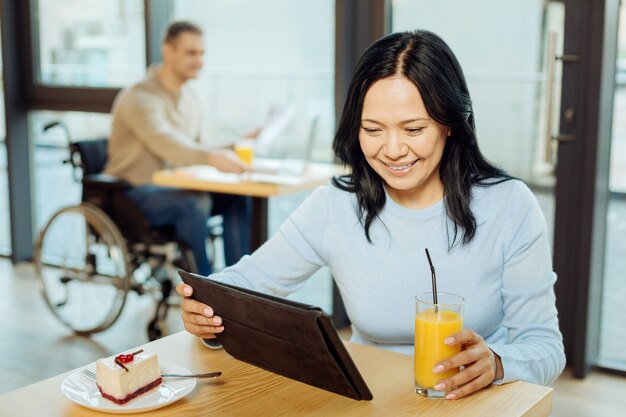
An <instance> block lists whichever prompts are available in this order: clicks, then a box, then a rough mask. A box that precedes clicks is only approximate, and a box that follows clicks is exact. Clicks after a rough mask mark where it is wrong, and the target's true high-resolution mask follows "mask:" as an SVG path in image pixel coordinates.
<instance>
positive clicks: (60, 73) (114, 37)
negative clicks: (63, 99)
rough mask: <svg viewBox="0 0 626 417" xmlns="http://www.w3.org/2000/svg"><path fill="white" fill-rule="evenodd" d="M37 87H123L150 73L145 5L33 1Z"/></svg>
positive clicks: (125, 0) (135, 0)
mask: <svg viewBox="0 0 626 417" xmlns="http://www.w3.org/2000/svg"><path fill="white" fill-rule="evenodd" d="M33 6H34V7H33V9H34V12H33V15H34V19H35V25H34V26H33V27H35V28H36V31H35V32H36V33H34V44H35V48H36V52H34V54H36V56H35V57H34V58H35V66H34V67H35V68H34V70H35V83H36V84H44V85H52V86H79V87H122V86H125V85H127V84H129V83H131V82H133V81H135V80H137V79H138V78H140V77H141V76H142V75H143V73H144V71H145V67H146V47H145V44H146V41H145V38H146V37H145V24H144V9H143V8H144V2H143V1H142V0H117V1H102V0H34V1H33Z"/></svg>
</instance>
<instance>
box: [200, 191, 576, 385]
mask: <svg viewBox="0 0 626 417" xmlns="http://www.w3.org/2000/svg"><path fill="white" fill-rule="evenodd" d="M471 208H472V211H473V213H474V216H475V217H476V220H477V224H478V227H477V230H476V235H475V237H474V239H473V240H472V241H471V243H470V244H469V245H464V246H461V245H457V246H455V247H453V248H452V249H451V250H448V246H449V245H448V237H447V233H448V232H447V230H451V229H450V227H448V228H446V222H448V226H450V225H451V222H450V220H449V219H447V218H446V216H445V207H444V204H443V200H442V201H440V202H439V203H437V204H435V205H434V206H432V207H428V208H426V209H423V210H411V209H407V208H405V207H402V206H400V205H398V204H397V203H395V202H394V201H393V200H392V199H391V198H390V197H389V196H387V199H386V204H385V207H384V209H383V210H382V212H381V213H380V215H379V219H376V220H374V221H373V223H372V225H371V228H370V236H371V239H372V242H373V244H370V243H369V242H367V240H366V238H365V234H364V231H363V226H362V225H361V224H360V223H359V220H358V218H357V204H356V198H355V195H354V194H352V193H349V192H346V191H342V190H339V189H338V188H336V187H334V186H333V185H332V184H328V185H326V186H323V187H320V188H318V189H317V190H315V191H314V192H313V193H312V194H311V195H310V196H309V197H308V199H307V200H306V201H304V202H303V203H302V205H301V206H300V207H299V208H298V209H297V210H296V211H295V212H294V213H293V214H292V215H291V216H290V218H289V219H288V220H287V221H286V222H285V223H284V224H283V225H282V226H281V228H280V231H279V232H278V233H277V234H276V235H275V236H273V237H272V238H271V239H270V240H268V241H267V242H266V243H265V244H264V245H263V246H262V247H261V248H259V249H258V250H257V251H256V252H255V253H254V254H252V255H250V256H246V257H244V258H242V259H241V260H240V261H239V262H238V263H237V264H236V265H234V266H232V267H230V268H227V269H225V270H223V271H222V272H221V273H218V274H215V275H213V276H212V277H211V278H214V279H217V280H221V281H226V282H230V283H232V284H235V285H239V286H243V287H248V288H252V289H255V290H257V291H261V292H265V293H270V294H277V295H283V296H284V295H287V294H289V293H291V292H293V291H295V290H297V289H298V288H300V287H301V285H302V284H303V282H304V280H306V279H307V277H309V276H310V275H311V274H312V273H313V272H315V271H316V270H317V269H319V268H320V267H322V266H324V265H327V266H328V267H329V268H330V272H331V274H332V276H333V277H334V279H335V282H336V283H337V286H338V287H339V290H340V291H341V295H342V297H343V300H344V303H345V306H346V311H347V313H348V316H349V318H350V320H351V322H352V331H353V336H352V340H353V341H355V342H358V343H363V344H367V345H373V346H377V347H380V348H384V349H391V350H395V351H399V352H402V353H406V354H412V353H413V334H414V315H415V296H416V295H417V294H419V293H423V292H427V291H430V290H431V274H430V268H429V266H428V261H427V258H426V256H425V253H424V248H428V251H429V252H430V255H431V258H432V261H433V264H434V266H435V269H436V271H437V282H438V290H439V291H443V292H451V293H455V294H459V295H461V296H463V297H464V298H465V310H464V327H465V328H470V329H473V330H474V331H476V332H477V333H478V334H480V335H481V336H482V337H483V338H484V339H485V340H486V341H487V343H488V344H489V346H490V347H491V349H492V350H493V351H494V352H496V353H497V354H498V355H499V356H500V358H501V359H502V365H503V368H504V378H503V379H502V380H501V381H498V383H503V382H509V381H514V380H518V379H519V380H524V381H528V382H533V383H538V384H543V385H548V384H551V383H552V382H553V381H554V379H555V378H556V377H557V376H558V375H559V374H560V373H561V371H562V370H563V367H564V364H565V357H564V353H563V344H562V337H561V333H560V331H559V327H558V320H557V311H556V308H555V296H554V291H553V285H554V282H555V280H556V276H555V274H554V273H553V272H552V266H551V254H550V248H549V244H548V239H547V235H546V223H545V220H544V217H543V214H542V212H541V210H540V208H539V206H538V204H537V201H536V199H535V197H534V196H533V195H532V193H531V192H530V190H529V189H528V188H527V187H526V186H525V185H524V184H523V183H522V182H520V181H517V180H510V181H506V182H503V183H500V184H496V185H491V186H488V187H474V188H473V198H472V203H471Z"/></svg>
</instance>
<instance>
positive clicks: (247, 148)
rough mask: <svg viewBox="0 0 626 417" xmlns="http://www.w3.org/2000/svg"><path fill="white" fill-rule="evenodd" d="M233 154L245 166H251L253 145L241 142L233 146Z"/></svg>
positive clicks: (248, 142)
mask: <svg viewBox="0 0 626 417" xmlns="http://www.w3.org/2000/svg"><path fill="white" fill-rule="evenodd" d="M235 153H236V154H237V156H238V157H239V159H241V160H242V161H243V162H244V163H245V164H247V165H252V161H253V160H254V144H253V143H251V142H250V141H242V142H239V143H237V144H235Z"/></svg>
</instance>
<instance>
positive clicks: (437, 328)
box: [414, 292, 465, 398]
mask: <svg viewBox="0 0 626 417" xmlns="http://www.w3.org/2000/svg"><path fill="white" fill-rule="evenodd" d="M464 302H465V300H464V299H463V297H461V296H459V295H455V294H449V293H444V292H438V293H437V303H436V304H435V303H434V301H433V293H432V292H427V293H423V294H420V295H418V296H417V297H415V347H414V349H415V356H414V361H415V392H417V393H418V394H420V395H423V396H424V397H428V398H443V397H444V396H445V395H446V393H447V392H449V391H451V390H452V387H449V388H448V389H447V391H436V390H435V385H436V384H437V382H439V381H441V380H442V379H445V378H450V377H452V376H454V375H455V374H456V373H457V372H459V370H458V369H450V370H448V371H446V372H444V373H441V374H436V373H434V372H433V368H434V366H435V364H436V363H437V362H439V361H441V360H444V359H448V358H450V357H451V356H454V355H456V354H457V353H459V352H460V351H461V346H460V345H459V346H448V345H446V344H445V343H443V341H444V340H445V339H446V338H447V337H448V336H451V335H453V334H454V333H456V332H459V331H461V329H462V328H463V304H464Z"/></svg>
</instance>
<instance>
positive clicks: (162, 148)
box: [104, 67, 211, 185]
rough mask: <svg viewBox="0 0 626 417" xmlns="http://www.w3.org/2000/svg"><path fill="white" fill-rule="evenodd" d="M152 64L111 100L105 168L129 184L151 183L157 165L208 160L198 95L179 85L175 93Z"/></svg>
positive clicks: (179, 164) (196, 162) (193, 163)
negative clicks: (202, 133) (203, 140)
mask: <svg viewBox="0 0 626 417" xmlns="http://www.w3.org/2000/svg"><path fill="white" fill-rule="evenodd" d="M157 73H158V67H153V68H151V69H150V71H149V72H148V74H147V75H146V77H145V78H144V79H143V80H141V81H140V82H138V83H137V84H135V85H133V86H131V87H129V88H127V89H124V90H122V91H121V92H120V93H119V94H118V96H117V97H116V98H115V101H114V103H113V109H112V112H113V127H112V131H111V137H110V139H109V150H108V153H109V160H108V163H107V165H106V167H105V169H104V172H105V173H106V174H109V175H114V176H116V177H119V178H122V179H125V180H126V181H128V182H130V183H131V184H133V185H143V184H150V183H151V182H152V174H153V173H154V172H155V171H157V170H160V169H165V168H168V167H172V166H181V165H201V164H208V161H209V150H210V149H211V148H210V147H209V146H208V145H206V144H203V143H200V137H201V134H200V133H201V125H202V109H201V103H200V99H199V98H198V96H197V95H196V94H195V93H194V91H193V90H192V89H191V88H190V86H188V85H183V87H182V88H181V91H180V94H179V95H178V97H176V96H175V95H174V94H172V93H171V92H169V91H168V90H166V89H165V88H164V87H163V85H162V84H161V82H160V81H159V78H158V76H157Z"/></svg>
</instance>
